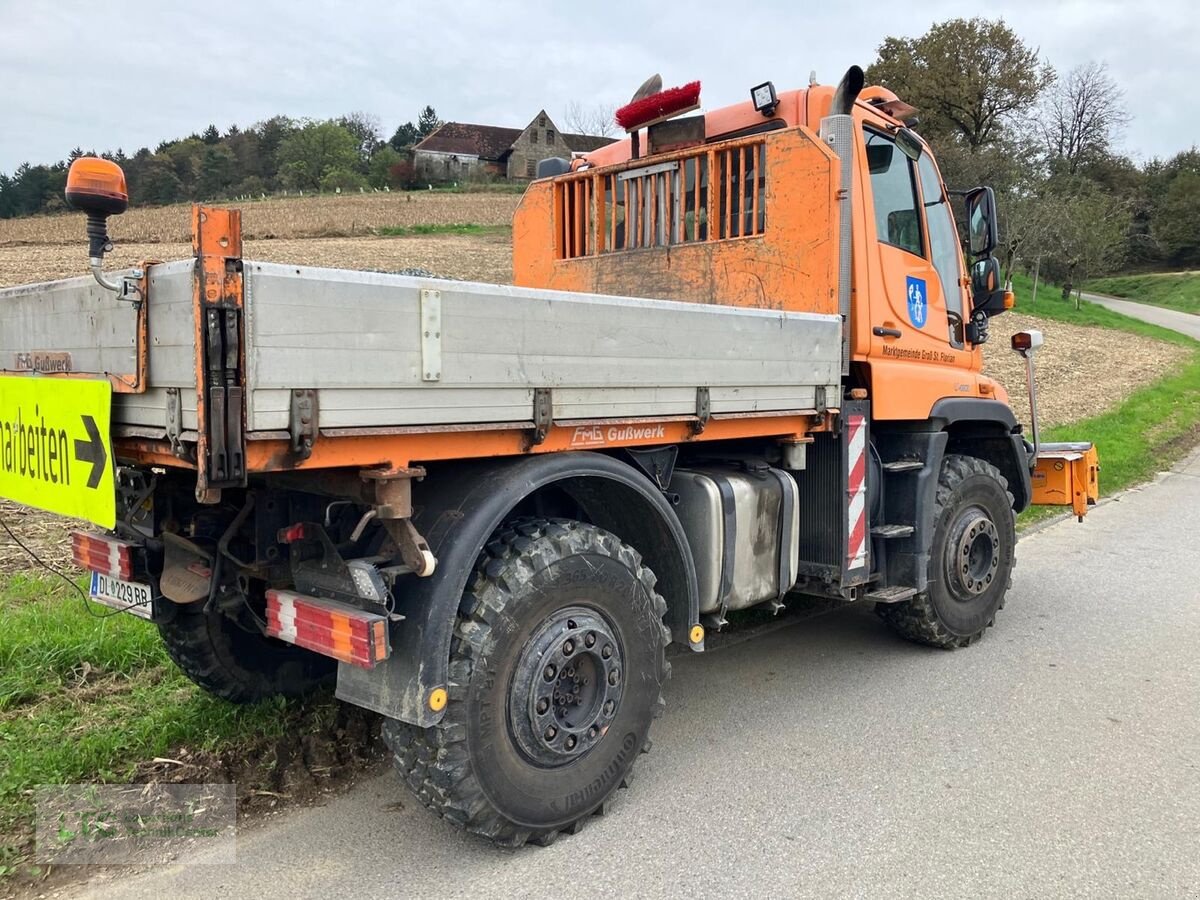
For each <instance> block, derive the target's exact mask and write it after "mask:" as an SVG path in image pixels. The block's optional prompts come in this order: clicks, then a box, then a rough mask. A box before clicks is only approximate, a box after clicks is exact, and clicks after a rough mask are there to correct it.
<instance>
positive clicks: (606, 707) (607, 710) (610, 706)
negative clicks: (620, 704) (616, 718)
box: [604, 700, 617, 716]
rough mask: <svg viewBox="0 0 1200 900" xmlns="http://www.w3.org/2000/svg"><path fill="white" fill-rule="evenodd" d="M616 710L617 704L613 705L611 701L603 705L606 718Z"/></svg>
mask: <svg viewBox="0 0 1200 900" xmlns="http://www.w3.org/2000/svg"><path fill="white" fill-rule="evenodd" d="M616 708H617V704H616V703H614V702H613V701H612V700H609V701H608V702H606V703H605V704H604V714H605V715H606V716H611V715H612V714H613V710H614V709H616Z"/></svg>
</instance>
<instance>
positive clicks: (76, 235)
mask: <svg viewBox="0 0 1200 900" xmlns="http://www.w3.org/2000/svg"><path fill="white" fill-rule="evenodd" d="M519 200H520V195H518V194H507V193H495V194H493V193H478V194H454V193H447V192H441V191H410V192H395V193H391V194H375V193H371V194H339V195H330V194H327V195H324V196H320V197H285V198H272V199H270V200H252V201H250V202H247V203H238V204H236V205H237V206H238V208H239V209H241V210H242V235H243V237H246V238H267V239H269V238H301V237H349V236H353V235H363V234H373V233H374V232H375V231H376V230H377V229H380V228H391V227H397V226H412V225H455V224H462V223H471V224H475V225H508V224H510V223H511V222H512V215H513V212H514V211H515V210H516V208H517V202H518V201H519ZM109 232H110V234H111V235H112V237H113V239H114V240H115V241H117V243H118V244H120V243H122V242H124V243H131V244H132V243H142V244H151V243H172V242H180V243H188V242H190V241H191V239H192V225H191V206H190V205H189V204H175V205H174V206H160V207H139V208H136V209H131V210H129V211H128V212H127V213H125V214H124V215H122V216H120V217H119V218H116V219H112V220H111V222H110V225H109ZM82 235H83V217H82V216H81V215H80V214H79V213H74V212H67V213H59V214H55V215H50V216H32V217H30V218H26V219H0V247H4V246H8V245H12V244H73V245H76V246H79V245H80V240H81V237H82Z"/></svg>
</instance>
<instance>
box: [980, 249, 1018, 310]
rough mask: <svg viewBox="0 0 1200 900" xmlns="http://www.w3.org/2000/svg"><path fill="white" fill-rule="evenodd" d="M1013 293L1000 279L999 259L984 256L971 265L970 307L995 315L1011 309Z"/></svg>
mask: <svg viewBox="0 0 1200 900" xmlns="http://www.w3.org/2000/svg"><path fill="white" fill-rule="evenodd" d="M1012 305H1013V295H1012V294H1011V293H1009V292H1008V291H1006V290H1005V289H1004V285H1003V284H1002V283H1001V281H1000V261H999V260H997V259H996V257H994V256H985V257H984V258H983V259H979V260H976V261H975V263H974V264H973V265H972V266H971V307H972V309H975V310H977V311H982V312H983V313H985V314H986V315H989V316H995V315H999V314H1000V313H1002V312H1004V311H1005V310H1006V309H1011V308H1012Z"/></svg>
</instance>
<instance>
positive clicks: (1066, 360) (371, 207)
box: [0, 192, 1190, 572]
mask: <svg viewBox="0 0 1200 900" xmlns="http://www.w3.org/2000/svg"><path fill="white" fill-rule="evenodd" d="M518 199H519V198H518V197H517V196H516V195H513V194H490V193H481V194H470V193H463V194H455V193H439V192H413V193H408V194H404V193H394V194H366V195H352V196H322V197H306V198H287V199H273V200H265V201H254V202H250V203H246V204H239V206H240V207H241V208H242V210H243V230H244V233H245V235H246V246H245V249H244V255H245V256H246V257H247V258H249V259H260V260H265V261H270V262H284V263H298V264H304V265H319V266H334V267H341V268H353V269H371V270H377V271H384V272H389V271H396V270H399V269H404V268H410V267H420V268H423V269H426V270H428V271H430V272H434V273H436V274H438V275H442V276H445V277H448V278H456V279H464V280H474V281H489V282H499V283H506V282H508V281H510V280H511V279H512V260H511V234H510V232H509V231H507V230H506V229H505V228H504V226H507V225H508V224H509V222H510V220H511V217H512V214H513V211H514V210H515V209H516V206H517V202H518ZM189 210H190V207H188V206H184V205H179V206H169V207H162V208H156V209H135V210H131V211H130V212H128V213H126V214H125V215H123V216H121V217H119V218H116V219H114V220H112V221H111V224H110V233H111V234H112V236H113V238H114V240H115V241H116V243H117V246H116V251H115V252H114V253H113V254H112V255H111V256H110V267H113V268H116V267H120V266H125V265H132V264H135V263H138V262H140V261H142V260H147V259H160V260H170V259H178V258H182V257H186V256H190V255H191V245H190V237H189V234H190V227H191V226H190V212H189ZM463 224H470V225H480V226H484V229H483V233H481V234H439V233H437V231H438V230H439V229H443V228H444V229H447V230H449V227H450V226H454V225H463ZM397 229H406V230H409V231H413V230H416V231H429V232H432V233H428V234H415V235H410V236H405V237H386V236H382V235H381V232H385V231H389V230H397ZM86 256H87V251H86V243H85V241H84V222H83V217H82V216H80V215H77V214H63V215H55V216H41V217H34V218H29V219H13V220H0V287H5V286H9V285H14V284H25V283H28V282H33V281H46V280H51V279H55V278H66V277H70V276H73V275H80V274H83V273H85V272H86V264H87V259H86ZM1053 296H1054V292H1052V291H1051V290H1049V289H1047V290H1046V291H1045V293H1044V294H1043V297H1045V298H1046V299H1039V300H1038V301H1037V302H1038V304H1039V305H1041V304H1046V303H1051V302H1054V301H1053V300H1051V299H1049V298H1051V297H1053ZM1029 328H1036V329H1039V330H1041V331H1042V333H1043V334H1044V335H1045V337H1046V344H1045V346H1044V347H1043V348H1042V349H1041V350H1040V351H1039V353H1038V387H1039V410H1040V413H1041V420H1042V422H1043V423H1044V424H1046V425H1059V424H1068V423H1070V422H1074V421H1077V420H1079V419H1083V418H1086V417H1088V416H1091V415H1095V414H1097V413H1100V412H1102V411H1104V410H1106V409H1109V408H1111V407H1113V406H1115V405H1116V404H1117V403H1119V402H1120V401H1121V400H1122V399H1123V398H1124V397H1126V396H1128V395H1129V394H1130V393H1131V392H1132V391H1133V390H1134V389H1135V388H1137V387H1139V386H1141V385H1144V384H1148V383H1150V382H1152V381H1155V380H1157V379H1158V378H1161V377H1162V376H1164V375H1166V374H1167V373H1169V372H1171V371H1173V370H1174V369H1175V368H1177V366H1178V365H1179V364H1180V363H1181V362H1182V361H1183V360H1184V359H1186V358H1188V357H1189V356H1190V351H1189V350H1188V349H1187V348H1185V347H1182V346H1179V345H1176V344H1168V343H1164V342H1162V341H1157V340H1154V339H1151V338H1147V337H1141V336H1138V335H1133V334H1128V333H1125V332H1120V331H1115V330H1111V329H1103V328H1091V327H1084V326H1080V325H1072V324H1068V323H1065V322H1056V321H1052V320H1048V319H1044V318H1035V317H1032V316H1028V315H1023V314H1021V313H1020V312H1010V313H1006V314H1005V315H1003V316H1000V317H998V318H996V319H993V320H992V329H991V341H990V342H989V343H988V344H987V345H986V346H985V347H984V369H985V372H987V374H989V375H992V376H993V377H995V378H997V379H998V380H999V381H1000V382H1001V383H1002V384H1004V385H1005V386H1006V387H1007V388H1008V390H1009V392H1010V394H1011V401H1012V405H1013V407H1014V410H1015V411H1016V413H1017V416H1018V418H1019V419H1021V420H1022V421H1027V420H1028V404H1027V402H1026V399H1025V373H1024V362H1023V361H1022V360H1021V359H1019V358H1018V357H1017V356H1016V355H1015V354H1013V352H1012V351H1011V350H1010V349H1009V348H1008V342H1009V337H1010V335H1012V333H1013V332H1015V331H1020V330H1024V329H1029ZM0 517H2V518H3V520H4V521H5V522H7V523H9V524H10V526H14V530H15V531H16V532H17V534H18V536H21V537H22V539H23V540H26V541H27V542H28V543H29V544H31V545H32V546H33V547H34V549H36V550H37V551H38V552H40V553H42V554H44V556H45V557H46V558H47V561H50V562H54V563H57V564H67V565H69V559H70V546H69V542H68V541H67V540H66V530H65V529H64V528H63V527H62V523H61V520H59V519H57V518H55V517H48V516H43V515H41V514H39V513H35V512H32V511H27V510H18V509H16V508H14V507H13V505H12V504H8V503H6V502H4V501H0ZM28 565H29V562H28V559H27V557H26V556H25V555H24V554H23V553H22V552H21V551H20V550H19V548H17V547H16V546H14V545H13V543H12V540H11V539H10V538H9V536H8V535H7V534H6V533H5V532H4V531H3V530H2V529H0V572H13V571H19V570H23V569H25V568H27V566H28Z"/></svg>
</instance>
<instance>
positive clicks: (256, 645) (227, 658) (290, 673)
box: [158, 601, 337, 703]
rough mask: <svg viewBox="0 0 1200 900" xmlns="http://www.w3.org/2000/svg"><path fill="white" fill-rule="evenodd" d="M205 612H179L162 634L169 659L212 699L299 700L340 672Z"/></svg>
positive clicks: (190, 607) (194, 607)
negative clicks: (273, 698)
mask: <svg viewBox="0 0 1200 900" xmlns="http://www.w3.org/2000/svg"><path fill="white" fill-rule="evenodd" d="M165 602H170V601H165ZM204 606H205V603H204V601H197V602H196V603H188V604H180V605H177V606H175V608H174V610H172V614H171V616H170V617H169V618H168V619H167V620H166V621H163V622H161V623H159V626H158V633H159V634H160V635H161V636H162V639H163V643H164V644H165V645H166V649H167V655H168V656H170V657H171V659H172V660H174V662H175V664H176V665H177V666H179V668H180V669H182V670H183V673H184V674H185V675H187V677H188V678H190V679H191V680H192V681H194V682H195V683H196V684H198V685H199V686H200V687H202V688H204V689H205V690H206V691H208V692H209V693H210V694H215V695H216V696H218V697H221V698H223V699H225V700H229V701H231V702H233V703H254V702H256V701H258V700H263V699H265V698H267V697H275V696H285V697H298V696H300V695H302V694H306V693H308V692H309V691H311V690H313V689H314V688H316V687H319V686H320V685H322V684H324V683H327V682H330V681H332V679H333V676H334V674H335V673H336V672H337V662H336V661H335V660H332V659H329V658H328V657H325V656H321V655H320V654H318V653H313V652H312V651H310V650H305V649H303V648H302V647H295V646H293V645H291V644H286V643H284V642H283V641H277V640H275V639H274V638H268V637H265V636H263V635H262V634H256V633H251V632H249V631H246V630H244V629H243V628H241V627H240V626H239V625H238V624H237V623H236V622H234V621H233V620H232V619H230V618H228V617H227V616H225V615H223V614H222V613H221V612H220V610H216V609H212V610H209V611H208V612H207V613H206V612H205V611H204Z"/></svg>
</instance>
